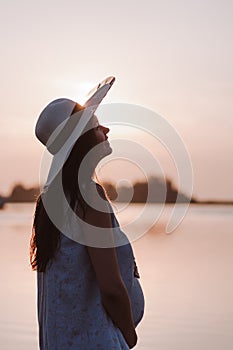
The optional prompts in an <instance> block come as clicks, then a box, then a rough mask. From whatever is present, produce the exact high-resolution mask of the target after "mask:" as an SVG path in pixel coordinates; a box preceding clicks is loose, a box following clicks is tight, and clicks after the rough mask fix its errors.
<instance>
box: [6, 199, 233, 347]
mask: <svg viewBox="0 0 233 350" xmlns="http://www.w3.org/2000/svg"><path fill="white" fill-rule="evenodd" d="M171 209H172V207H171V206H166V208H165V211H164V213H163V215H162V217H161V218H160V219H159V220H158V221H157V223H156V225H155V226H154V227H153V228H152V229H151V230H150V231H149V232H148V233H147V234H145V235H143V237H142V238H141V239H139V240H136V241H135V242H134V243H133V246H134V251H135V255H136V258H137V261H138V265H139V270H140V274H141V283H142V285H143V287H144V292H145V297H146V313H145V317H144V319H143V321H142V323H141V324H140V325H139V327H138V333H139V339H140V340H139V344H138V345H137V347H136V348H135V349H137V350H151V349H158V350H183V349H185V350H187V349H188V350H194V349H195V350H197V349H198V350H219V349H224V350H230V349H232V343H233V332H232V329H233V298H232V295H233V280H232V266H233V234H232V225H233V215H232V214H233V207H230V206H191V207H190V209H189V212H188V215H187V216H186V217H185V219H184V220H183V222H182V224H181V225H180V226H179V228H178V229H177V230H176V231H175V232H174V233H172V234H171V235H166V234H164V228H165V226H166V220H167V217H168V216H169V213H170V212H171ZM139 211H140V205H133V206H130V208H129V209H128V213H125V212H122V213H119V215H118V217H119V219H120V221H121V222H122V223H123V224H126V223H127V222H128V221H130V220H131V221H132V219H133V218H134V217H135V216H136V215H138V212H139ZM156 212H158V208H156V205H151V208H150V213H149V214H148V213H147V216H146V217H143V219H142V222H141V223H140V225H141V227H142V228H143V226H144V225H146V224H147V222H148V221H151V218H150V217H149V215H154V213H156ZM32 214H33V205H31V204H11V205H9V204H8V205H6V209H4V210H3V211H1V212H0V228H1V231H0V232H1V234H0V256H1V265H0V272H1V278H2V283H1V291H0V293H1V298H0V310H1V313H0V344H1V349H4V350H15V349H18V350H32V349H33V350H34V349H35V350H36V349H38V345H37V343H38V340H37V339H38V338H37V337H38V335H37V323H36V288H35V277H36V274H35V273H34V272H31V270H30V266H29V258H28V250H29V238H30V234H31V222H32ZM135 229H138V226H137V228H136V227H135Z"/></svg>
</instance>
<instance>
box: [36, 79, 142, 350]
mask: <svg viewBox="0 0 233 350" xmlns="http://www.w3.org/2000/svg"><path fill="white" fill-rule="evenodd" d="M113 82H114V78H113V77H110V78H107V79H106V80H105V81H104V82H103V83H102V84H99V85H98V88H97V89H96V90H95V91H94V92H92V96H91V97H90V99H89V100H88V101H87V102H86V103H85V104H84V106H80V105H79V104H78V103H76V102H74V101H71V100H68V99H58V100H55V101H53V102H51V103H50V104H49V105H48V106H47V107H46V108H45V109H44V110H43V112H42V113H41V115H40V117H39V119H38V121H37V125H36V136H37V137H38V139H39V140H40V141H41V142H42V143H43V144H44V145H45V146H46V148H47V150H49V152H50V153H52V154H53V155H54V156H53V161H52V164H51V167H50V171H49V176H48V180H47V183H46V184H45V186H44V188H43V190H42V192H41V194H40V196H39V197H38V200H37V204H36V210H35V215H34V224H33V231H32V237H31V242H30V247H31V251H30V260H31V266H32V268H33V270H37V290H38V323H39V343H40V350H77V349H82V350H90V349H91V350H97V349H98V350H110V349H111V350H114V349H115V350H120V349H121V350H122V349H123V350H126V349H129V348H130V349H131V348H133V347H134V346H135V345H136V343H137V334H136V331H135V328H136V326H137V324H138V323H139V322H140V320H141V318H142V316H143V312H144V297H143V293H142V289H141V286H140V284H139V281H138V277H139V275H138V272H137V268H136V264H135V259H134V255H133V251H132V247H131V245H130V243H129V241H128V240H127V237H126V235H125V234H124V233H123V232H122V231H121V230H120V227H119V224H118V222H117V220H116V217H115V215H114V212H113V210H112V207H111V204H110V202H109V200H108V198H107V196H106V194H105V191H104V189H103V188H102V186H100V185H99V184H98V183H97V182H95V181H94V180H93V176H94V171H95V168H96V165H97V164H98V163H99V161H100V160H101V159H102V158H103V157H105V156H107V155H109V154H110V153H111V152H112V149H111V147H110V144H109V142H108V140H107V139H108V136H107V134H108V132H109V129H108V128H107V127H105V126H103V125H100V124H99V122H98V119H97V117H96V116H95V114H94V112H95V110H96V108H97V107H98V105H99V103H100V102H101V101H102V99H103V97H104V96H105V95H106V93H107V91H108V90H109V89H110V87H111V86H112V84H113Z"/></svg>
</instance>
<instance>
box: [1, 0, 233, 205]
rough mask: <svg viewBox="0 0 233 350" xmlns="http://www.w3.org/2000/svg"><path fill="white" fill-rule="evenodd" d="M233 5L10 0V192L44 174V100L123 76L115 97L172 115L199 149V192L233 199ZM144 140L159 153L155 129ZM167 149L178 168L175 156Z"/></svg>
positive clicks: (6, 15)
mask: <svg viewBox="0 0 233 350" xmlns="http://www.w3.org/2000/svg"><path fill="white" fill-rule="evenodd" d="M232 13H233V2H232V1H231V0H221V1H220V0H218V1H216V0H212V1H210V0H208V1H207V0H195V1H194V0H183V1H181V0H180V1H177V0H169V1H167V0H163V1H161V0H160V1H156V0H153V1H152V0H150V1H147V0H146V1H140V2H139V1H131V0H130V1H122V0H120V1H117V2H116V1H114V2H111V1H106V0H104V1H101V0H100V1H93V2H88V1H86V2H78V1H74V0H72V1H71V0H66V1H64V0H62V1H59V0H56V1H55V0H49V1H44V0H42V1H40V2H38V1H37V2H35V1H32V0H30V1H29V0H21V1H16V0H14V1H12V0H9V1H7V2H6V1H5V2H1V5H0V29H1V30H0V36H1V68H0V69H1V72H0V73H1V128H0V144H1V152H0V163H1V177H0V193H2V194H5V193H7V191H9V189H10V188H11V186H12V185H13V184H14V183H16V182H23V183H25V184H26V185H28V186H30V185H34V184H37V183H38V176H39V168H40V158H41V155H42V152H43V147H42V146H41V145H40V144H39V142H38V141H37V140H36V139H35V136H34V126H35V123H36V120H37V117H38V115H39V113H40V111H41V110H42V109H43V108H44V106H45V105H46V104H47V103H48V102H50V101H51V100H53V99H55V98H58V97H69V98H72V99H75V100H77V101H80V102H82V99H83V96H84V95H85V94H86V93H87V92H88V91H89V89H90V88H92V87H93V86H92V85H95V84H96V83H98V82H99V81H101V80H102V79H103V78H105V77H107V76H109V75H114V76H116V78H117V80H116V83H115V84H114V87H113V88H112V90H111V92H110V93H109V95H108V96H107V97H106V99H105V103H113V102H114V103H124V104H135V105H139V106H142V107H144V108H146V109H149V110H152V111H155V112H156V113H158V114H159V115H161V116H163V117H164V118H165V119H166V120H167V121H168V123H169V124H171V125H173V126H174V128H175V129H176V130H177V131H178V133H179V134H180V136H181V138H182V139H183V141H184V143H185V145H186V147H187V149H188V151H189V154H190V157H191V160H192V165H193V172H194V195H195V196H196V197H197V198H199V199H219V200H221V199H228V200H230V199H231V200H233V186H232V174H233V162H232V159H233V158H232V156H233V142H232V130H233V103H232V100H233V65H232V62H233V40H232V37H233V22H232ZM97 115H98V113H97ZM120 132H121V131H120V130H118V135H119V133H120ZM122 134H124V137H125V134H126V135H127V132H126V130H124V132H123V131H122ZM129 135H131V136H129V137H133V136H132V133H131V134H130V130H129ZM111 137H112V138H114V133H112V136H111V133H110V136H109V138H110V139H111ZM139 139H140V137H138V140H139ZM140 142H145V147H148V148H149V149H150V148H153V152H154V153H155V154H156V147H154V145H152V143H150V140H149V138H146V139H144V141H140ZM157 152H158V154H160V161H161V164H162V165H163V167H164V171H165V173H166V175H167V176H173V173H174V169H172V167H171V168H170V166H169V161H168V157H169V155H168V154H166V152H162V151H161V152H160V150H159V146H158V149H157ZM158 157H159V156H158ZM112 169H114V165H113V167H112ZM114 172H115V171H114ZM106 176H107V177H108V178H111V167H110V169H109V167H108V168H107V167H106ZM127 176H129V177H130V172H129V171H128V172H127V174H126V177H127Z"/></svg>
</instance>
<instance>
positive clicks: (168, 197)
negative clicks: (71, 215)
mask: <svg viewBox="0 0 233 350" xmlns="http://www.w3.org/2000/svg"><path fill="white" fill-rule="evenodd" d="M102 185H103V187H104V188H105V190H106V193H107V195H108V197H109V199H110V200H112V201H116V202H130V203H145V202H149V203H175V202H176V201H177V202H179V203H185V202H191V203H196V202H197V201H196V200H195V199H194V198H189V197H187V196H186V195H185V194H183V193H179V196H178V191H177V189H176V188H175V187H174V185H173V183H172V181H171V180H170V179H166V180H163V179H161V178H158V177H150V178H149V179H148V182H142V181H141V182H140V181H137V182H135V183H134V184H133V185H132V186H131V187H130V186H127V185H121V186H116V184H115V183H110V182H104V183H102ZM39 193H40V189H39V186H36V187H31V188H26V187H25V186H24V185H23V184H20V183H19V184H16V185H14V187H13V188H12V190H11V193H10V195H9V196H8V197H3V196H0V199H2V201H5V202H8V203H13V202H14V203H21V202H35V201H36V198H37V197H38V195H39ZM177 196H178V197H177Z"/></svg>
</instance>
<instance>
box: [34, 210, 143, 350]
mask: <svg viewBox="0 0 233 350" xmlns="http://www.w3.org/2000/svg"><path fill="white" fill-rule="evenodd" d="M112 221H113V226H114V227H115V228H116V230H117V235H119V236H121V237H125V239H126V240H127V238H126V236H125V234H124V233H123V232H122V231H121V230H120V228H119V224H118V222H117V220H116V218H115V215H114V214H112ZM127 242H128V240H127ZM116 253H117V258H118V263H119V268H120V272H121V275H122V278H123V281H124V283H125V286H126V288H127V290H128V293H129V297H130V301H131V307H132V312H133V318H134V322H135V326H136V325H137V324H138V323H139V322H140V320H141V318H142V316H143V313H144V297H143V292H142V289H141V286H140V283H139V281H138V278H136V277H135V260H134V255H133V251H132V247H131V245H130V243H129V242H128V244H126V245H122V246H119V247H117V248H116ZM37 282H38V320H39V341H40V350H128V349H129V347H128V345H127V343H126V342H125V340H124V337H123V335H122V333H121V331H120V330H119V329H118V328H117V327H116V326H115V325H114V324H113V322H112V320H111V319H110V317H109V316H108V315H107V313H106V311H105V309H104V307H103V305H102V303H101V296H100V290H99V286H98V283H97V280H96V277H95V272H94V270H93V267H92V265H91V261H90V258H89V255H88V252H87V248H86V247H85V246H84V245H82V244H80V243H77V242H75V241H73V240H71V239H70V238H68V237H66V236H65V235H63V234H62V233H61V237H60V248H59V250H58V252H57V254H56V256H55V258H54V259H53V260H52V262H51V263H50V264H49V265H48V266H47V269H46V272H45V273H43V272H38V273H37Z"/></svg>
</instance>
